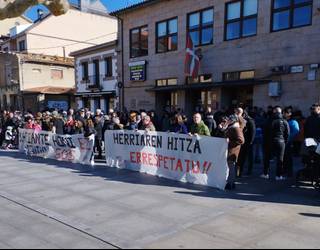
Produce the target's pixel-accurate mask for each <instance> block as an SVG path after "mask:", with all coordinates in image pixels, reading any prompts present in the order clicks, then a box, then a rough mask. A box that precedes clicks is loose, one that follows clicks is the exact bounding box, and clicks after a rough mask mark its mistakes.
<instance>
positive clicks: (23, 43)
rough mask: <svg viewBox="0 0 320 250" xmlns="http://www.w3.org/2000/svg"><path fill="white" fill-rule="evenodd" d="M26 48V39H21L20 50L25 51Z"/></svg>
mask: <svg viewBox="0 0 320 250" xmlns="http://www.w3.org/2000/svg"><path fill="white" fill-rule="evenodd" d="M25 50H26V41H25V40H23V41H20V42H19V51H25Z"/></svg>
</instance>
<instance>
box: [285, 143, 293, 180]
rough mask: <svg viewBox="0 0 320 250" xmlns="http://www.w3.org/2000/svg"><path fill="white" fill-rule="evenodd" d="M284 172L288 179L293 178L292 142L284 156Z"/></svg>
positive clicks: (287, 146)
mask: <svg viewBox="0 0 320 250" xmlns="http://www.w3.org/2000/svg"><path fill="white" fill-rule="evenodd" d="M284 172H285V174H286V175H287V176H288V177H292V176H293V144H292V143H291V142H289V143H288V144H287V145H286V150H285V154H284Z"/></svg>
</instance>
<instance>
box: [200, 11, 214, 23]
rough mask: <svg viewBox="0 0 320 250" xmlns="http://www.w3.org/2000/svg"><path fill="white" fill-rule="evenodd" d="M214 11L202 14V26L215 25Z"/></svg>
mask: <svg viewBox="0 0 320 250" xmlns="http://www.w3.org/2000/svg"><path fill="white" fill-rule="evenodd" d="M213 15H214V14H213V9H210V10H206V11H204V12H203V13H202V24H204V25H208V24H213Z"/></svg>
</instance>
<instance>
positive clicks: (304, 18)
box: [293, 6, 312, 27]
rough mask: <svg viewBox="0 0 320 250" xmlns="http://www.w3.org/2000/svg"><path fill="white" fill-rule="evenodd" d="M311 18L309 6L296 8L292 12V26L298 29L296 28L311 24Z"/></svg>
mask: <svg viewBox="0 0 320 250" xmlns="http://www.w3.org/2000/svg"><path fill="white" fill-rule="evenodd" d="M311 18H312V7H311V6H306V7H302V8H297V9H295V10H294V15H293V26H294V27H298V26H303V25H308V24H311Z"/></svg>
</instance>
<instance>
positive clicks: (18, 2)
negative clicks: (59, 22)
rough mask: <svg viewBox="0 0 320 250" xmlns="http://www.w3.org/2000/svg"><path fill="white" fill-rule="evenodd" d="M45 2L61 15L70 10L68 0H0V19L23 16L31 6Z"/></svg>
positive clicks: (52, 11) (49, 7) (55, 13)
mask: <svg viewBox="0 0 320 250" xmlns="http://www.w3.org/2000/svg"><path fill="white" fill-rule="evenodd" d="M38 4H43V5H45V6H46V7H47V8H48V9H49V10H50V12H51V13H52V14H53V15H55V16H59V15H62V14H65V13H66V12H67V11H68V10H69V7H70V5H69V2H68V0H0V20H3V19H6V18H13V17H18V16H21V15H22V14H23V13H24V12H25V11H26V10H27V9H28V8H29V7H31V6H34V5H38Z"/></svg>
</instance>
